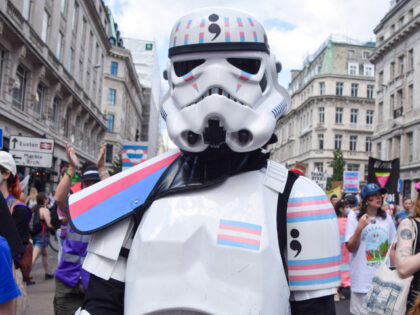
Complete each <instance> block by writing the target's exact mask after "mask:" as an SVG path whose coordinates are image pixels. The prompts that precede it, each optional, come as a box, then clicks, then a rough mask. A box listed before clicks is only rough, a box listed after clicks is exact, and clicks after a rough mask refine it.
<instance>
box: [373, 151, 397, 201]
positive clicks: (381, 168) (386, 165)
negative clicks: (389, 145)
mask: <svg viewBox="0 0 420 315" xmlns="http://www.w3.org/2000/svg"><path fill="white" fill-rule="evenodd" d="M399 177H400V159H399V158H396V159H394V160H391V161H382V160H378V159H375V158H372V157H369V164H368V182H369V183H375V184H378V185H379V186H380V187H381V188H386V189H387V190H388V194H389V195H388V199H387V200H388V201H389V202H391V203H394V204H399V194H398V179H399Z"/></svg>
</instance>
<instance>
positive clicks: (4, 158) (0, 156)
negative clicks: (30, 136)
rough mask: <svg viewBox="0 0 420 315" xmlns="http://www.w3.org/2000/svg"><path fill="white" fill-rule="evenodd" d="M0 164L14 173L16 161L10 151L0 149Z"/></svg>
mask: <svg viewBox="0 0 420 315" xmlns="http://www.w3.org/2000/svg"><path fill="white" fill-rule="evenodd" d="M0 166H3V167H4V168H5V169H7V170H9V171H10V172H11V173H12V175H13V176H15V175H16V163H15V160H13V157H12V155H11V154H10V153H8V152H6V151H0Z"/></svg>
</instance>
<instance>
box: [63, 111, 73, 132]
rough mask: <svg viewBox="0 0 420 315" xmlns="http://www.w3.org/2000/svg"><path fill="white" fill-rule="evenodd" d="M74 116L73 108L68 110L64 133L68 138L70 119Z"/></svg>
mask: <svg viewBox="0 0 420 315" xmlns="http://www.w3.org/2000/svg"><path fill="white" fill-rule="evenodd" d="M71 116H72V111H71V108H68V109H67V111H66V117H64V124H63V134H64V136H65V137H66V138H68V137H69V136H70V119H71Z"/></svg>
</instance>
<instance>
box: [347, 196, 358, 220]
mask: <svg viewBox="0 0 420 315" xmlns="http://www.w3.org/2000/svg"><path fill="white" fill-rule="evenodd" d="M344 200H345V201H346V202H347V206H348V208H349V209H350V210H355V209H358V207H359V200H358V199H357V197H356V196H355V195H353V194H348V195H346V196H345V197H344ZM347 215H348V211H347Z"/></svg>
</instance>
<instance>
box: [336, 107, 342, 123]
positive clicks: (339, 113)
mask: <svg viewBox="0 0 420 315" xmlns="http://www.w3.org/2000/svg"><path fill="white" fill-rule="evenodd" d="M335 123H336V124H342V123H343V108H342V107H337V108H336V109H335Z"/></svg>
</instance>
